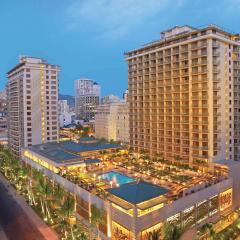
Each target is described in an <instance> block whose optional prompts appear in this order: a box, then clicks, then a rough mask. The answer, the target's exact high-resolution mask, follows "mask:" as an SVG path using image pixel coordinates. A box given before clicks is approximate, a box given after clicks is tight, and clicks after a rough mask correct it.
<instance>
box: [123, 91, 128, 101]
mask: <svg viewBox="0 0 240 240" xmlns="http://www.w3.org/2000/svg"><path fill="white" fill-rule="evenodd" d="M123 99H124V100H125V101H126V102H127V101H128V89H127V90H126V91H125V92H124V93H123Z"/></svg>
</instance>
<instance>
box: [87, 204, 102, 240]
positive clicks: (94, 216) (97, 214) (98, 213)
mask: <svg viewBox="0 0 240 240" xmlns="http://www.w3.org/2000/svg"><path fill="white" fill-rule="evenodd" d="M90 220H91V224H92V225H93V226H94V227H96V228H97V239H100V238H99V227H100V225H101V224H104V211H103V210H102V209H99V208H97V207H96V205H94V204H93V205H92V206H91V219H90Z"/></svg>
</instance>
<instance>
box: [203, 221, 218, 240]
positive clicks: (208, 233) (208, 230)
mask: <svg viewBox="0 0 240 240" xmlns="http://www.w3.org/2000/svg"><path fill="white" fill-rule="evenodd" d="M200 231H201V232H202V233H203V235H204V236H205V237H206V239H208V238H209V237H214V235H215V231H214V229H213V225H212V224H211V223H205V224H204V225H203V226H202V227H201V229H200Z"/></svg>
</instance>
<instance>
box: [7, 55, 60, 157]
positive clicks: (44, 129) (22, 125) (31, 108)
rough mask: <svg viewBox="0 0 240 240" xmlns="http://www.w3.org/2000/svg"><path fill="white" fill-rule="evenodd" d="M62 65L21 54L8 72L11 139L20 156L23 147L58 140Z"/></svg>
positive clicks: (10, 146)
mask: <svg viewBox="0 0 240 240" xmlns="http://www.w3.org/2000/svg"><path fill="white" fill-rule="evenodd" d="M58 73H59V66H57V65H52V64H49V63H48V62H46V61H45V60H43V59H41V58H33V57H25V56H22V57H20V63H19V64H17V65H16V66H15V67H14V68H12V69H11V70H10V71H9V72H8V73H7V77H8V83H7V103H8V141H9V148H10V149H11V150H12V152H13V153H14V154H15V155H17V156H20V154H21V147H28V146H31V145H35V144H40V143H45V142H51V141H57V140H58Z"/></svg>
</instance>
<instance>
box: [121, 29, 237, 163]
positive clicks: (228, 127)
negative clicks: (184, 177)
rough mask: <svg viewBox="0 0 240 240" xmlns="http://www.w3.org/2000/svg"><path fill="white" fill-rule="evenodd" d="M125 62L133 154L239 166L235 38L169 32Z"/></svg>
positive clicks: (201, 32) (130, 54)
mask: <svg viewBox="0 0 240 240" xmlns="http://www.w3.org/2000/svg"><path fill="white" fill-rule="evenodd" d="M125 58H126V60H127V62H128V66H129V107H130V145H131V147H132V148H133V149H134V150H135V151H136V152H140V151H141V150H144V151H146V152H148V153H149V154H150V155H151V156H152V157H154V156H156V155H157V154H159V155H162V156H163V157H164V158H165V159H167V160H171V161H181V163H190V164H192V163H195V162H198V163H199V160H201V162H202V161H205V162H208V163H210V162H212V161H215V160H220V159H234V160H240V42H239V35H234V34H231V33H229V32H226V31H225V30H223V29H220V28H219V27H217V26H214V25H209V26H207V27H205V28H201V29H196V28H193V27H190V26H183V27H174V28H172V29H170V30H167V31H165V32H162V33H161V38H160V40H158V41H155V42H152V43H149V44H146V45H144V46H143V47H141V48H139V49H135V50H133V51H130V52H128V53H126V54H125Z"/></svg>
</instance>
